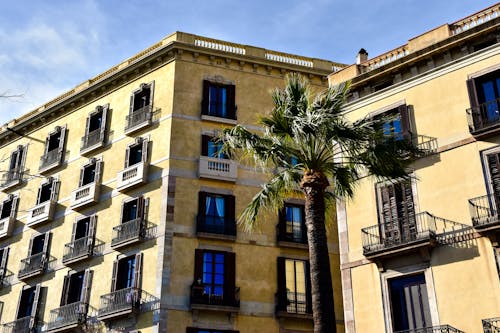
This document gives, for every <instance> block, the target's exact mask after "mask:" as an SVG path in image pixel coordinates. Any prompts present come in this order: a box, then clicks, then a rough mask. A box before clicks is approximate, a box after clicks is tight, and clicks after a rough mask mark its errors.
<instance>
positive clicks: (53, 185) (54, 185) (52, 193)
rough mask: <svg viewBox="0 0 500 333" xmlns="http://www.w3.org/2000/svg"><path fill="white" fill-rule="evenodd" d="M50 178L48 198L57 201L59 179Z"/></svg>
mask: <svg viewBox="0 0 500 333" xmlns="http://www.w3.org/2000/svg"><path fill="white" fill-rule="evenodd" d="M51 179H52V180H51V188H50V200H52V201H57V195H58V194H59V181H58V180H56V179H54V178H51Z"/></svg>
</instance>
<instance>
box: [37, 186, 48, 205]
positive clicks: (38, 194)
mask: <svg viewBox="0 0 500 333" xmlns="http://www.w3.org/2000/svg"><path fill="white" fill-rule="evenodd" d="M45 184H46V182H41V183H40V186H38V193H37V195H36V204H37V205H39V204H40V199H41V197H42V188H43V185H45Z"/></svg>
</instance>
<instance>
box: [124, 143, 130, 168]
mask: <svg viewBox="0 0 500 333" xmlns="http://www.w3.org/2000/svg"><path fill="white" fill-rule="evenodd" d="M130 147H131V145H128V146H127V149H125V165H124V167H125V168H128V167H129V159H130Z"/></svg>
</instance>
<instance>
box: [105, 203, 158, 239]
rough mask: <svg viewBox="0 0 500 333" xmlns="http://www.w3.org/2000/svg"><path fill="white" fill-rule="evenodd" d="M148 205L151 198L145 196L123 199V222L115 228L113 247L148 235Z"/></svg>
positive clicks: (121, 220)
mask: <svg viewBox="0 0 500 333" xmlns="http://www.w3.org/2000/svg"><path fill="white" fill-rule="evenodd" d="M148 206H149V199H145V198H144V197H143V196H140V197H138V198H134V199H128V200H124V201H123V204H122V212H121V219H120V222H121V223H120V225H118V226H116V227H114V228H113V238H112V239H111V246H112V247H113V248H116V247H118V246H125V245H128V244H131V243H133V242H137V241H140V240H142V239H143V238H144V237H146V226H147V222H146V212H147V207H148Z"/></svg>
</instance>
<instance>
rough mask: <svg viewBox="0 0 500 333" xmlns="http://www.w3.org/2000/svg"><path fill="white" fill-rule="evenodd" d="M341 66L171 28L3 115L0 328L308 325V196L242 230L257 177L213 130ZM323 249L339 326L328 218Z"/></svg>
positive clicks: (193, 332) (251, 121)
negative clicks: (296, 83) (13, 115)
mask: <svg viewBox="0 0 500 333" xmlns="http://www.w3.org/2000/svg"><path fill="white" fill-rule="evenodd" d="M342 66H343V65H341V64H338V63H334V62H331V61H326V60H321V59H313V58H307V57H301V56H295V55H291V54H284V53H280V52H276V51H271V50H266V49H263V48H258V47H252V46H247V45H239V44H234V43H230V42H225V41H220V40H214V39H210V38H205V37H201V36H195V35H191V34H187V33H182V32H176V33H174V34H172V35H170V36H168V37H166V38H165V39H163V40H161V41H160V42H158V43H157V44H155V45H153V46H151V47H150V48H148V49H146V50H144V51H142V52H140V53H138V54H137V55H135V56H133V57H132V58H130V59H127V60H126V61H124V62H122V63H121V64H118V65H117V66H114V67H112V68H110V69H109V70H107V71H105V72H104V73H102V74H100V75H98V76H96V77H94V78H92V79H89V80H87V81H85V82H83V83H82V84H80V85H78V86H77V87H75V88H74V89H72V90H70V91H68V92H66V93H64V94H63V95H61V96H58V97H56V98H55V99H53V100H51V101H49V102H47V103H46V104H44V105H42V106H41V107H39V108H38V109H36V110H34V111H32V112H29V113H26V114H25V115H23V116H21V117H20V118H18V119H14V120H12V121H10V122H9V123H7V124H5V125H4V126H3V127H2V128H1V130H0V150H1V152H0V156H1V157H2V159H1V162H0V163H1V164H2V166H1V170H2V181H1V192H2V193H1V194H0V259H1V260H0V268H1V269H0V280H1V286H0V302H1V303H0V304H2V305H3V307H2V308H3V311H2V312H1V322H2V330H3V332H5V333H10V332H40V331H41V332H63V331H81V332H143V333H146V332H172V333H179V332H187V333H207V332H210V333H221V332H225V333H229V332H232V333H234V332H240V333H250V332H259V333H261V332H276V333H277V332H280V333H285V332H289V333H292V332H294V333H296V332H311V331H312V315H311V296H310V292H309V276H308V250H307V240H306V238H305V237H304V216H303V210H304V207H303V203H302V201H301V200H300V199H297V198H290V199H289V200H288V201H287V203H286V205H285V208H284V210H283V211H282V212H276V213H275V214H267V215H265V216H263V217H262V223H261V228H260V229H259V230H258V231H256V232H254V233H247V232H244V231H243V229H242V228H241V227H240V226H238V225H237V224H236V223H235V221H236V217H237V215H238V213H239V212H240V211H241V210H242V209H243V208H244V207H245V206H246V205H247V203H249V202H250V199H251V198H252V196H253V195H254V193H256V192H257V191H258V189H259V186H260V184H261V183H262V181H263V180H265V178H264V176H263V175H262V174H260V173H258V172H256V171H255V170H254V169H253V168H251V167H249V166H245V165H240V164H239V163H238V162H236V161H233V160H230V159H228V157H227V156H225V155H224V154H222V153H221V152H220V145H219V143H217V141H215V140H214V137H215V136H216V135H217V133H218V131H220V130H221V129H222V128H225V127H228V126H234V125H235V124H242V125H245V126H247V127H248V128H250V129H252V130H255V131H259V130H260V127H259V126H258V119H259V116H261V115H263V114H265V113H266V112H268V111H270V110H271V108H272V99H271V96H270V92H271V91H272V90H273V89H274V88H276V87H280V86H283V84H284V76H285V75H286V74H287V73H289V72H299V73H302V74H303V75H305V76H307V77H308V79H309V80H310V82H311V84H312V85H313V87H314V88H315V89H318V90H321V89H324V88H325V87H326V86H327V85H328V79H327V76H328V74H330V73H331V72H332V71H335V70H338V69H340V68H341V67H342ZM329 246H330V260H331V263H332V275H333V278H334V281H333V287H334V290H335V299H336V300H337V304H336V305H335V309H336V312H337V318H338V322H337V324H338V329H339V331H343V329H344V327H343V318H342V313H343V310H342V292H341V289H340V286H341V283H340V268H339V257H338V243H337V230H336V228H335V223H332V228H331V230H330V231H329Z"/></svg>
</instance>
